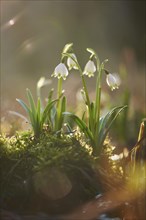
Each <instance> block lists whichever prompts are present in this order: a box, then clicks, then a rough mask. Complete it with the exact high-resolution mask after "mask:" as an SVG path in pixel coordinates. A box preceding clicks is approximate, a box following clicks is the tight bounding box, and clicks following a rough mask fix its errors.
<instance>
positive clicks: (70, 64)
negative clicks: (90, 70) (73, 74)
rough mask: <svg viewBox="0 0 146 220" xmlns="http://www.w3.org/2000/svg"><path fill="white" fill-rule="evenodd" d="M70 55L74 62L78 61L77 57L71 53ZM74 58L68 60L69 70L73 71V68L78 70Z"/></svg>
mask: <svg viewBox="0 0 146 220" xmlns="http://www.w3.org/2000/svg"><path fill="white" fill-rule="evenodd" d="M70 55H71V56H72V58H73V59H74V60H76V61H77V57H76V55H75V54H74V53H71V54H70ZM72 58H71V57H68V59H67V65H68V67H69V70H71V69H72V68H73V69H75V70H77V69H78V67H77V64H76V63H75V62H74V60H73V59H72Z"/></svg>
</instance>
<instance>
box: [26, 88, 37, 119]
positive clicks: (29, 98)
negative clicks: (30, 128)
mask: <svg viewBox="0 0 146 220" xmlns="http://www.w3.org/2000/svg"><path fill="white" fill-rule="evenodd" d="M26 93H27V97H28V101H29V104H30V109H31V111H32V114H33V115H34V117H35V116H36V106H35V103H34V99H33V96H32V94H31V91H30V90H29V89H26Z"/></svg>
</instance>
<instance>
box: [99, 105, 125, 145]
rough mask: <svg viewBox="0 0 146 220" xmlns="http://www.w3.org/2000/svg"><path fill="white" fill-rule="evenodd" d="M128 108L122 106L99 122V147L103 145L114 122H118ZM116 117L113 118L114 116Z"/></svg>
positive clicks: (114, 109)
mask: <svg viewBox="0 0 146 220" xmlns="http://www.w3.org/2000/svg"><path fill="white" fill-rule="evenodd" d="M125 108H127V106H120V107H115V108H113V109H112V110H111V111H110V112H108V113H107V114H106V115H105V116H104V117H102V118H101V119H100V121H99V134H98V137H99V139H98V145H102V144H103V142H104V140H105V138H106V136H107V133H108V132H109V130H110V128H111V126H112V124H113V122H114V121H115V120H116V118H117V117H118V115H119V114H120V112H121V111H123V110H124V109H125ZM115 113H116V115H115V116H114V118H113V114H115Z"/></svg>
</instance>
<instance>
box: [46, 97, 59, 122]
mask: <svg viewBox="0 0 146 220" xmlns="http://www.w3.org/2000/svg"><path fill="white" fill-rule="evenodd" d="M57 101H58V99H55V100H53V101H51V102H50V103H48V104H47V106H46V108H45V110H44V112H43V114H42V125H43V124H44V122H45V121H46V119H47V117H48V116H49V115H50V111H51V109H52V108H53V106H54V104H55V103H56V102H57Z"/></svg>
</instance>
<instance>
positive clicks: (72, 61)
mask: <svg viewBox="0 0 146 220" xmlns="http://www.w3.org/2000/svg"><path fill="white" fill-rule="evenodd" d="M67 66H68V68H67V67H66V65H65V64H64V63H60V64H58V65H57V66H56V68H55V70H54V73H53V74H52V76H54V77H57V78H58V79H60V78H63V79H64V80H66V77H67V76H68V74H69V72H68V70H71V69H75V70H77V69H78V65H77V57H76V55H75V54H74V53H71V54H70V57H68V59H67ZM96 70H97V68H96V66H95V63H94V62H93V61H92V60H89V61H88V62H87V63H86V65H85V68H84V71H83V75H87V76H88V77H93V76H94V73H95V72H96ZM106 74H107V76H106V82H107V84H108V86H109V87H110V88H111V90H112V91H113V90H114V89H118V88H119V85H120V84H121V80H120V77H119V76H118V74H116V73H113V74H111V73H108V72H107V71H106Z"/></svg>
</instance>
